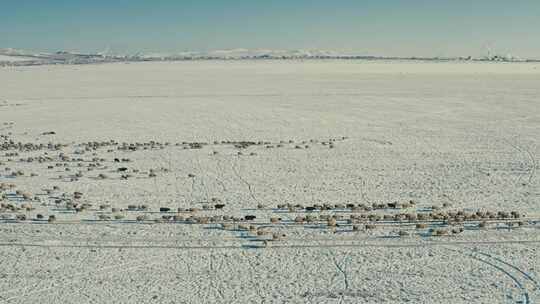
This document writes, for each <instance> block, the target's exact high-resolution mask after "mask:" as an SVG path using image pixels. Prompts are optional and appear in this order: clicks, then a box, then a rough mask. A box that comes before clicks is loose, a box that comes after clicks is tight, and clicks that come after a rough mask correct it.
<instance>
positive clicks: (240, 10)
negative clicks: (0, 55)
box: [0, 0, 540, 58]
mask: <svg viewBox="0 0 540 304" xmlns="http://www.w3.org/2000/svg"><path fill="white" fill-rule="evenodd" d="M1 47H12V48H22V49H31V50H44V51H56V50H60V49H63V50H72V51H86V52H93V51H103V50H106V49H110V50H112V51H113V52H119V53H136V52H175V51H185V50H214V49H229V48H270V49H328V50H338V51H347V52H354V53H359V54H366V55H367V54H371V55H387V56H394V55H395V56H411V55H419V56H466V55H473V56H479V55H484V54H486V52H487V49H488V48H490V49H492V50H493V52H496V53H501V54H508V53H511V54H514V55H517V56H521V57H530V58H539V57H540V0H523V1H519V0H516V1H511V0H507V1H500V0H491V1H487V0H476V1H474V0H469V1H462V0H447V1H438V0H423V1H420V0H401V1H399V0H395V1H384V0H380V1H362V0H356V1H354V0H342V1H340V0H336V1H330V0H326V1H317V0H312V1H303V0H296V1H295V0H268V1H261V0H250V1H248V0H240V1H234V0H229V1H225V0H223V1H211V0H198V1H181V0H176V1H173V0H161V1H159V0H156V1H149V0H148V1H142V0H116V1H115V0H87V1H82V0H80V1H77V0H64V1H61V0H34V1H29V0H18V1H13V0H0V48H1Z"/></svg>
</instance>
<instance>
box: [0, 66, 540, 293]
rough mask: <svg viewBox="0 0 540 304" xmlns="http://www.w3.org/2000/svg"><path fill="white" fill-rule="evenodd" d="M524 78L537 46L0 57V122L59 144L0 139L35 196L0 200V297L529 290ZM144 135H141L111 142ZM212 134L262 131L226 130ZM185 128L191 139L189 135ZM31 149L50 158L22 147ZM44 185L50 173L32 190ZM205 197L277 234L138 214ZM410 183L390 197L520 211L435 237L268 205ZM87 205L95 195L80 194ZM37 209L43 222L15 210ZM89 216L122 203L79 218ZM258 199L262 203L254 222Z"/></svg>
mask: <svg viewBox="0 0 540 304" xmlns="http://www.w3.org/2000/svg"><path fill="white" fill-rule="evenodd" d="M539 83H540V64H538V63H456V62H454V63H452V62H439V63H437V62H430V63H421V62H408V61H377V62H370V61H339V60H327V61H316V60H309V61H293V60H287V61H247V60H246V61H197V62H161V63H131V64H124V63H117V64H101V65H77V66H70V65H61V66H37V67H6V68H0V128H1V130H0V135H5V136H6V138H9V139H10V140H13V141H14V142H19V141H20V142H23V143H43V144H45V146H46V145H47V143H49V142H50V143H62V144H64V146H62V147H61V148H60V150H54V149H51V150H44V149H37V150H35V151H26V150H25V151H19V152H18V153H19V154H18V155H7V154H4V153H10V152H13V151H2V154H1V155H0V170H1V171H0V182H7V183H13V184H14V185H15V186H16V189H20V190H21V191H25V192H29V193H31V194H32V196H34V195H35V196H38V199H39V200H38V201H34V202H32V205H33V207H34V208H35V209H34V210H29V211H27V212H26V213H25V214H26V215H27V217H28V219H27V220H20V221H15V220H13V218H14V216H15V213H14V212H11V211H9V210H4V212H0V214H3V215H5V216H4V217H5V218H6V219H5V220H0V221H1V222H0V256H1V257H2V258H1V259H0V301H3V302H6V303H31V302H41V303H106V302H110V303H134V302H140V303H402V302H410V303H533V302H535V301H538V300H540V292H539V291H540V263H539V262H538V261H540V245H539V242H540V234H539V230H538V228H539V227H540V223H538V218H539V215H540V214H539V211H540V210H539V204H540V177H539V176H538V155H540V106H539V105H540V85H539ZM48 132H54V134H52V133H48ZM111 140H114V141H116V142H117V143H118V144H111V145H103V146H100V147H99V148H98V149H96V150H95V151H94V150H92V149H89V150H87V151H86V150H85V149H84V148H85V146H84V145H83V143H87V142H90V141H99V142H109V143H110V141H111ZM151 141H154V142H158V144H155V145H152V146H151V145H148V146H147V147H148V149H143V148H140V149H136V150H135V151H124V150H119V149H118V147H119V146H121V144H122V143H123V142H126V143H128V144H129V143H136V142H139V143H149V142H151ZM227 141H235V142H237V141H253V142H255V143H256V142H258V141H261V142H263V143H261V144H253V145H249V146H248V147H246V148H237V147H234V145H232V144H230V143H227ZM290 141H292V142H290ZM192 142H205V143H207V144H206V145H203V146H202V148H201V149H190V148H189V144H188V143H192ZM264 142H266V143H264ZM167 143H168V144H167ZM323 143H324V144H323ZM330 146H332V148H330ZM141 147H142V146H141ZM83 152H84V153H83ZM239 152H241V154H239ZM45 153H47V154H45ZM60 153H64V155H68V156H69V157H71V160H69V161H68V160H66V159H62V156H61V155H60ZM39 156H42V157H51V158H52V159H53V160H52V161H47V160H45V161H43V162H38V161H35V160H34V161H31V162H29V161H27V160H25V159H26V158H28V157H39ZM79 157H80V158H84V160H80V161H79V160H76V159H74V158H79ZM93 158H95V159H94V160H92V159H93ZM115 158H116V159H118V160H120V162H115V160H114V159H115ZM122 158H129V159H130V161H129V162H127V161H126V162H122V161H121V159H122ZM21 159H22V160H21ZM89 163H92V167H91V168H87V167H88V166H89V165H88V164H89ZM97 163H99V164H97ZM57 164H60V165H57ZM94 164H96V165H95V166H93V165H94ZM49 166H50V168H49ZM121 167H124V168H127V170H128V172H131V175H130V176H129V178H127V179H125V178H122V175H123V174H124V173H123V171H122V172H120V171H119V168H121ZM6 168H7V169H6ZM151 169H152V171H151ZM16 171H22V173H23V174H22V175H21V174H12V172H16ZM78 171H81V176H76V177H74V174H75V172H78ZM32 173H34V174H32ZM83 173H84V174H83ZM98 174H104V175H105V176H101V177H100V176H99V175H98ZM150 175H152V176H150ZM53 186H58V187H59V189H54V191H52V192H50V193H46V191H45V189H52V188H53ZM74 192H81V193H82V198H79V200H80V201H81V202H82V203H89V204H92V207H91V208H90V209H89V210H85V211H81V212H78V213H75V212H74V211H71V210H67V209H65V206H64V205H58V204H55V203H54V201H55V200H63V199H65V197H62V194H64V193H65V194H66V195H68V196H69V195H71V194H73V193H74ZM4 193H6V194H7V195H6V198H5V199H4V202H5V203H8V202H11V203H14V204H19V205H20V204H22V202H20V201H21V200H22V199H21V197H20V194H21V193H14V189H13V192H9V191H8V190H6V191H5V192H4ZM69 198H70V199H71V198H72V197H69ZM211 198H216V199H217V200H216V202H218V201H219V202H221V203H223V204H225V207H224V209H222V210H200V211H195V212H191V213H189V214H193V213H196V214H204V215H210V216H212V215H223V214H226V215H232V216H237V217H240V216H244V215H256V217H257V218H256V220H255V222H253V223H252V225H254V226H257V227H258V229H259V230H263V229H268V230H269V231H271V232H274V233H279V234H281V233H284V234H286V237H284V238H282V239H280V240H277V241H272V242H268V243H267V245H266V247H264V246H262V244H263V243H262V242H261V241H260V239H261V238H259V237H257V236H256V235H253V234H251V233H250V232H248V231H241V230H240V229H227V230H223V229H221V228H219V225H218V224H212V223H210V224H188V223H184V222H174V223H171V222H167V223H155V222H154V221H151V220H150V219H156V218H159V217H160V216H161V214H160V213H159V211H158V210H159V207H170V208H171V209H173V210H176V209H177V208H194V207H197V208H202V206H203V205H204V204H201V203H200V202H206V201H210V202H211ZM410 200H413V201H414V202H416V205H415V206H410V207H408V208H407V209H406V212H418V213H421V212H425V210H431V207H432V206H437V207H441V206H443V205H444V206H445V207H444V208H443V209H444V210H447V211H458V210H464V211H466V212H476V211H478V210H483V211H490V210H493V211H507V212H510V211H516V212H518V213H520V214H524V215H525V216H526V218H525V219H524V220H523V221H522V223H524V225H523V226H522V227H520V228H517V227H514V228H508V227H507V225H506V224H505V223H504V221H501V222H500V223H493V224H491V225H490V226H489V227H488V228H486V229H479V228H478V225H477V224H472V223H471V224H465V226H464V228H465V231H463V232H462V233H459V234H456V235H445V236H440V237H436V236H429V235H428V232H427V229H415V226H414V224H410V225H406V224H395V223H393V224H388V225H380V226H378V227H377V229H375V230H368V231H363V230H362V229H361V230H362V231H352V228H351V226H350V225H348V224H346V223H340V225H338V227H337V228H329V227H327V226H326V225H325V224H320V223H318V224H311V225H296V224H293V223H292V222H293V221H294V219H295V218H296V217H297V216H305V215H306V214H308V213H307V212H306V211H304V210H295V211H293V212H287V211H286V210H282V209H280V210H278V209H276V207H277V205H278V204H292V205H295V204H301V205H304V206H308V205H312V204H324V203H329V204H332V205H334V204H344V205H345V204H350V203H353V204H363V205H366V206H372V205H373V204H374V203H375V204H376V203H388V202H394V201H398V202H408V201H410ZM62 204H64V201H62ZM132 204H136V205H140V204H146V205H148V206H149V208H151V211H153V212H147V215H148V216H149V217H150V219H148V220H144V221H138V222H137V221H135V217H136V216H137V215H139V214H142V212H139V211H126V210H125V209H127V208H128V206H129V205H132ZM100 205H109V207H107V208H106V209H104V210H101V211H100V210H99V208H98V206H100ZM210 205H212V204H210ZM258 205H261V206H259V208H258ZM111 207H114V208H117V209H118V210H112V209H111ZM121 209H123V210H121ZM21 212H22V211H20V212H19V213H21ZM373 212H375V213H381V214H382V213H384V212H386V213H389V214H397V213H399V212H403V210H374V211H370V213H373ZM312 213H313V214H317V215H318V214H321V213H322V214H330V215H331V214H350V213H351V212H348V211H344V210H327V211H316V212H312ZM37 214H44V215H51V214H54V215H55V216H56V218H57V221H56V222H55V223H51V224H48V223H47V221H46V220H30V218H35V216H36V215H37ZM99 214H105V215H110V216H112V215H115V214H116V215H121V216H122V217H123V218H120V217H118V219H117V220H114V219H112V218H111V220H97V216H98V215H99ZM182 214H184V213H182ZM186 216H187V215H186ZM270 217H281V218H282V221H280V223H279V224H276V225H270V222H269V219H270ZM443 228H444V227H443ZM398 231H406V232H408V234H409V236H402V237H398ZM520 301H521V302H520Z"/></svg>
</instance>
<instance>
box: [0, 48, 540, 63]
mask: <svg viewBox="0 0 540 304" xmlns="http://www.w3.org/2000/svg"><path fill="white" fill-rule="evenodd" d="M264 59H266V60H291V59H293V60H294V59H306V60H307V59H341V60H417V61H456V60H459V61H501V62H533V61H534V62H540V60H531V59H520V58H516V57H513V56H510V55H507V56H500V55H494V56H489V57H481V58H473V57H470V56H469V57H385V56H366V55H357V54H344V53H339V52H334V51H324V50H264V49H255V50H250V49H231V50H216V51H208V52H181V53H174V54H159V53H154V54H152V53H150V54H136V55H112V54H107V53H89V54H85V53H74V52H67V51H58V52H55V53H35V52H30V51H25V50H17V49H9V48H5V49H0V66H29V65H44V64H91V63H107V62H140V61H183V60H264Z"/></svg>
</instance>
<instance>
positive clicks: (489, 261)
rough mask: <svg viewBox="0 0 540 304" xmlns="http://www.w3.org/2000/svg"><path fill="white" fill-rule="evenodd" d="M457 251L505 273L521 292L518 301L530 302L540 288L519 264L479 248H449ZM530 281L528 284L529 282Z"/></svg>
mask: <svg viewBox="0 0 540 304" xmlns="http://www.w3.org/2000/svg"><path fill="white" fill-rule="evenodd" d="M447 249H448V250H450V251H454V252H456V253H459V254H462V255H466V256H468V257H470V258H472V259H474V260H476V261H479V262H481V263H483V264H485V265H488V266H489V267H491V268H493V269H494V270H496V271H498V272H500V273H502V274H504V275H505V276H506V277H507V278H508V279H510V280H511V281H512V282H513V285H514V286H515V287H516V288H517V289H518V290H519V292H520V299H518V300H516V303H522V304H530V303H532V302H531V293H532V292H535V291H536V290H538V284H537V282H536V281H535V280H534V279H533V278H532V277H531V276H530V275H529V274H527V273H526V272H524V271H523V270H521V269H520V268H518V267H517V266H515V265H513V264H510V263H508V262H506V261H504V260H502V259H500V258H498V257H494V256H492V255H490V254H487V253H483V252H480V251H479V250H478V249H468V250H466V251H465V250H455V249H449V248H447ZM527 283H528V284H527ZM530 284H532V285H533V286H534V288H533V289H532V290H529V286H528V285H530Z"/></svg>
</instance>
